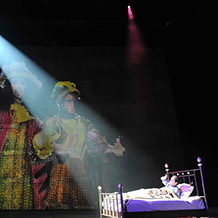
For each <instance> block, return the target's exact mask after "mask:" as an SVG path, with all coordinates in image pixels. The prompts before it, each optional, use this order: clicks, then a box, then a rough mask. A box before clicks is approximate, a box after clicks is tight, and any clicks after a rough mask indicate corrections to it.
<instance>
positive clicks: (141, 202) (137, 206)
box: [126, 196, 205, 212]
mask: <svg viewBox="0 0 218 218" xmlns="http://www.w3.org/2000/svg"><path fill="white" fill-rule="evenodd" d="M201 209H205V206H204V202H203V200H202V198H201V197H199V196H191V197H188V198H187V199H174V198H172V199H129V200H128V201H127V203H126V210H127V212H145V211H172V210H201Z"/></svg>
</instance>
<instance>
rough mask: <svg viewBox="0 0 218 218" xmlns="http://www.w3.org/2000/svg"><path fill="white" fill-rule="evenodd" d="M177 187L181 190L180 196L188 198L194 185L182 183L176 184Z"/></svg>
mask: <svg viewBox="0 0 218 218" xmlns="http://www.w3.org/2000/svg"><path fill="white" fill-rule="evenodd" d="M178 188H179V189H181V191H182V193H181V196H180V198H188V197H189V196H190V195H191V193H192V191H193V189H194V186H191V185H189V184H187V183H182V184H179V185H178Z"/></svg>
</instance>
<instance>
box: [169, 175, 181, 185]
mask: <svg viewBox="0 0 218 218" xmlns="http://www.w3.org/2000/svg"><path fill="white" fill-rule="evenodd" d="M178 184H179V177H178V176H172V177H171V179H170V185H171V186H177V185H178Z"/></svg>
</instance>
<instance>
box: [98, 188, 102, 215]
mask: <svg viewBox="0 0 218 218" xmlns="http://www.w3.org/2000/svg"><path fill="white" fill-rule="evenodd" d="M101 190H102V187H101V186H100V185H99V186H98V194H99V213H100V214H99V215H100V218H102V211H101V208H102V199H101Z"/></svg>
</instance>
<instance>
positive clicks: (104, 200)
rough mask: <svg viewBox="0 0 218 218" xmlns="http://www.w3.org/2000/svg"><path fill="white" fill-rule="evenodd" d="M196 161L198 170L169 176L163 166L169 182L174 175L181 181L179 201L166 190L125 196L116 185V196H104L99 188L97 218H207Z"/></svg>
mask: <svg viewBox="0 0 218 218" xmlns="http://www.w3.org/2000/svg"><path fill="white" fill-rule="evenodd" d="M197 161H198V168H197V169H191V170H181V171H174V172H170V170H169V165H168V164H165V171H166V175H167V177H168V178H170V177H171V176H173V175H177V176H178V177H179V178H180V184H179V185H178V187H179V188H180V190H181V191H182V194H181V197H180V199H175V198H173V197H172V196H171V195H170V194H169V193H168V192H167V190H166V189H165V188H152V189H151V188H149V189H139V190H134V191H131V192H126V193H125V192H123V186H122V184H119V185H118V192H113V193H104V192H102V187H101V186H99V187H98V192H99V211H100V218H103V217H111V218H131V217H137V218H138V217H155V218H157V217H184V216H185V217H187V216H189V217H193V216H194V217H202V216H204V217H205V216H206V217H210V216H209V211H208V203H207V198H206V192H205V186H204V180H203V173H202V163H201V158H197Z"/></svg>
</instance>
